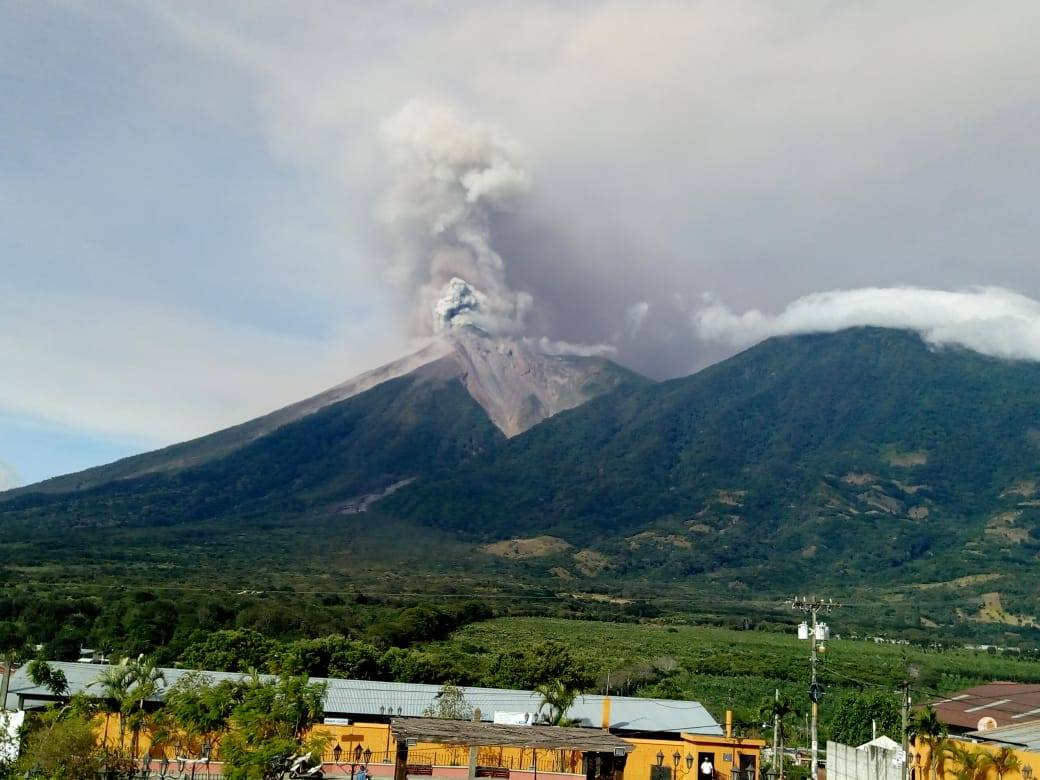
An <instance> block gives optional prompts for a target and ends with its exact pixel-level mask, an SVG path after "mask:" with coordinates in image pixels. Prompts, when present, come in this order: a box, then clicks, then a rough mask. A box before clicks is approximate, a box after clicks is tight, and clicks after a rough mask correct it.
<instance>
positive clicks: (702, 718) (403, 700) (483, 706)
mask: <svg viewBox="0 0 1040 780" xmlns="http://www.w3.org/2000/svg"><path fill="white" fill-rule="evenodd" d="M51 666H53V667H54V668H55V669H60V670H61V671H62V672H64V674H65V677H66V679H68V681H69V689H70V690H71V691H72V692H73V693H76V692H78V691H82V690H88V686H89V685H90V683H92V682H93V681H94V680H96V679H97V677H98V675H100V674H101V672H102V670H104V669H105V668H107V667H106V666H105V665H104V664H85V663H68V662H52V663H51ZM189 671H190V670H188V669H163V674H164V676H165V677H166V684H167V686H170V685H173V683H174V682H176V681H177V679H178V678H179V677H181V676H182V675H184V674H187V673H188V672H189ZM204 674H206V675H207V676H208V677H209V678H210V679H212V680H240V679H242V678H243V677H244V675H242V674H239V673H233V672H209V671H207V672H204ZM314 681H315V682H323V683H326V684H327V686H328V689H327V691H326V693H325V712H326V714H329V715H344V716H366V715H367V716H391V715H393V716H397V715H400V716H407V717H421V716H422V715H423V714H424V713H425V712H426V711H427V709H428V708H431V707H434V708H435V707H436V705H437V695H438V694H439V693H440V691H441V686H439V685H424V684H420V683H398V682H379V681H373V680H344V679H339V678H314ZM462 691H463V694H464V696H465V699H466V702H467V703H468V704H469V706H471V707H474V708H479V709H480V713H481V718H482V720H486V721H490V720H492V719H493V718H494V716H495V713H496V712H520V713H525V712H529V713H534V712H536V711H537V710H538V705H539V704H540V702H541V697H540V696H539V695H538V694H537V693H534V692H533V691H514V690H509V689H506V688H477V687H462ZM19 696H22V697H23V698H25V699H26V700H27V702H28V703H30V704H31V702H33V701H37V702H39V701H49V700H51V699H53V696H52V695H51V694H50V692H49V691H48V690H47V689H45V688H42V687H40V686H36V685H33V683H32V681H30V680H29V678H28V676H27V675H26V672H25V668H24V667H23V668H21V669H19V670H17V671H16V672H15V673H14V675H13V676H12V678H11V688H10V693H9V696H8V702H9V704H8V706H9V708H11V709H13V708H14V707H15V706H16V704H17V701H18V697H19ZM604 698H606V697H604V696H596V695H588V696H579V697H578V698H577V699H576V700H575V702H574V705H573V706H572V707H571V708H570V709H569V710H568V711H567V715H568V717H570V718H572V719H574V720H575V721H577V722H578V723H580V724H581V725H583V726H595V727H599V726H600V725H601V722H602V717H603V700H604ZM161 699H162V694H160V695H159V696H157V697H156V700H161ZM610 728H611V729H615V730H621V731H629V732H661V731H666V732H669V731H670V732H686V733H688V734H708V735H714V736H719V735H721V734H722V733H723V730H722V727H721V726H720V725H719V724H718V722H717V721H716V720H715V719H714V718H713V717H712V716H711V715H710V714H709V713H708V711H707V710H706V709H705V708H704V707H703V706H702V705H701V704H700V703H699V702H695V701H672V700H670V699H644V698H636V697H630V696H612V697H611V707H610Z"/></svg>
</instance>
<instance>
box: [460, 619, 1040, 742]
mask: <svg viewBox="0 0 1040 780" xmlns="http://www.w3.org/2000/svg"><path fill="white" fill-rule="evenodd" d="M835 622H837V619H836V620H835ZM796 623H797V621H796V620H795V619H794V618H793V617H792V623H791V630H790V631H789V632H788V633H780V632H775V631H755V630H748V631H737V630H731V629H724V628H714V627H703V626H690V625H663V624H657V623H642V624H635V623H620V624H616V623H603V622H593V621H575V620H561V619H550V618H500V619H496V620H490V621H485V622H481V623H474V624H472V625H468V626H466V627H464V628H462V629H460V630H459V631H457V632H456V633H454V634H453V635H452V636H451V638H450V639H449V640H447V642H445V643H443V644H444V645H447V646H448V647H450V648H451V649H454V650H457V651H460V652H463V653H467V654H470V655H472V656H474V657H475V658H479V656H480V654H481V653H486V652H494V651H502V650H507V649H509V648H515V647H520V646H523V645H525V644H529V643H533V642H539V641H545V640H555V641H557V642H560V643H561V644H563V645H564V646H566V647H567V648H568V649H569V650H571V651H572V653H573V654H574V655H575V656H576V657H577V658H579V659H581V660H583V661H584V662H586V663H587V664H589V665H590V666H591V667H592V668H593V669H594V670H595V672H596V675H597V678H598V686H599V689H600V691H603V690H605V689H606V687H607V684H608V679H609V685H610V690H611V692H614V693H622V694H626V695H645V696H659V697H662V698H689V699H694V700H697V701H700V702H701V703H702V704H704V705H705V706H706V707H707V708H708V709H709V710H710V711H711V713H712V714H713V715H714V716H715V717H716V718H717V719H718V718H721V717H722V716H723V714H724V712H725V710H726V709H727V708H728V709H732V710H733V711H734V713H735V716H736V718H737V721H738V723H741V724H743V725H744V726H745V728H746V730H749V731H753V730H754V729H755V727H756V726H757V725H758V720H759V716H758V710H759V707H760V706H761V705H762V704H763V703H764V702H765V701H766V700H767V699H769V698H771V697H772V696H773V695H774V691H775V690H776V689H779V690H780V691H781V693H782V694H783V695H785V696H787V697H789V698H790V700H791V701H792V703H793V704H794V705H795V707H796V709H798V711H799V712H801V711H802V710H804V709H805V708H806V702H807V686H808V675H809V662H808V654H809V646H808V643H807V642H804V641H799V640H798V639H797V636H796V635H795V625H796ZM908 667H912V668H915V669H916V673H917V676H916V678H914V679H913V680H912V682H911V687H912V698H913V699H914V700H915V701H916V702H923V701H925V700H927V699H928V698H930V697H933V696H937V695H940V694H944V693H947V692H949V691H952V690H956V689H958V688H964V687H967V686H970V685H975V684H978V683H980V682H983V681H986V680H997V679H999V680H1018V681H1023V682H1040V663H1038V662H1036V661H1035V660H1031V656H1029V657H1023V656H1020V655H1018V654H1016V655H1014V656H1010V655H1009V656H1005V655H1003V654H991V653H987V652H982V651H974V650H967V649H964V648H952V647H950V648H938V647H936V648H930V649H926V648H920V647H912V646H907V645H896V644H884V643H876V642H874V641H871V640H863V639H843V638H839V637H837V636H836V637H835V638H833V639H832V640H831V641H830V642H828V643H827V645H826V651H825V652H824V653H823V654H822V655H821V658H820V666H819V668H820V677H821V680H822V682H823V683H824V685H825V686H826V694H825V696H824V699H823V703H822V704H821V708H822V716H821V717H822V718H823V719H824V721H825V722H826V721H827V719H828V715H829V714H830V713H829V712H828V710H831V709H833V708H834V707H835V706H836V703H837V701H838V700H839V698H841V696H842V695H843V694H845V693H848V692H853V691H857V692H858V691H862V692H878V693H881V694H884V695H891V696H892V697H893V699H894V698H895V695H896V693H895V692H896V690H897V688H898V686H899V685H900V683H901V681H902V680H903V679H904V676H905V674H906V670H907V668H908Z"/></svg>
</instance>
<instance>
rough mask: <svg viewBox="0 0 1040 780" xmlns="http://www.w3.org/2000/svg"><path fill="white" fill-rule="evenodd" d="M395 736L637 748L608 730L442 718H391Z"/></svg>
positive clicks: (600, 750)
mask: <svg viewBox="0 0 1040 780" xmlns="http://www.w3.org/2000/svg"><path fill="white" fill-rule="evenodd" d="M390 730H391V731H392V732H393V735H394V739H396V740H398V744H400V740H408V739H415V740H422V741H423V742H436V743H439V744H442V745H485V746H491V745H494V746H502V747H530V748H546V749H548V750H583V751H587V752H594V753H613V752H615V751H618V752H619V754H622V755H623V754H627V753H631V752H632V751H633V750H634V749H635V747H634V746H633V745H632V744H631V743H629V742H625V741H624V740H623V739H620V738H618V737H616V736H614V735H613V734H611V733H610V732H609V731H603V730H602V729H574V728H565V727H562V726H507V725H504V724H500V723H474V722H473V721H469V720H445V719H443V718H406V719H397V718H395V719H394V720H392V721H391V726H390Z"/></svg>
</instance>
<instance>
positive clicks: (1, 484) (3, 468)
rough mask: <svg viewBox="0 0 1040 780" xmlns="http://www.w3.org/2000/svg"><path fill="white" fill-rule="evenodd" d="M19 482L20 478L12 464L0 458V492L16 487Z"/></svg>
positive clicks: (20, 482)
mask: <svg viewBox="0 0 1040 780" xmlns="http://www.w3.org/2000/svg"><path fill="white" fill-rule="evenodd" d="M21 484H22V481H21V478H20V477H19V476H18V472H17V471H15V470H14V466H12V465H10V464H9V463H6V462H4V461H2V460H0V492H3V491H5V490H10V489H11V488H16V487H18V486H19V485H21Z"/></svg>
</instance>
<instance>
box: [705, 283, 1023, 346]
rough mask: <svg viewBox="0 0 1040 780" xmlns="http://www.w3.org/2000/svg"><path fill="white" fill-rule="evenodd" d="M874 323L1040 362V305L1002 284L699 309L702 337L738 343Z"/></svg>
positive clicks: (939, 342) (845, 293) (841, 293)
mask: <svg viewBox="0 0 1040 780" xmlns="http://www.w3.org/2000/svg"><path fill="white" fill-rule="evenodd" d="M863 325H873V326H877V327H884V328H904V329H908V330H914V331H917V332H918V333H920V334H921V336H922V337H923V338H924V339H925V341H927V342H928V343H930V344H933V345H936V346H946V345H959V346H962V347H967V348H968V349H972V350H975V351H976V352H981V353H982V354H985V355H992V356H994V357H1001V358H1014V359H1025V360H1040V302H1038V301H1035V300H1033V299H1032V298H1028V297H1026V296H1024V295H1020V294H1018V293H1015V292H1011V291H1009V290H1004V289H1000V288H997V287H985V288H975V289H969V290H963V291H959V292H951V291H946V290H927V289H920V288H915V287H890V288H878V287H870V288H864V289H860V290H834V291H831V292H820V293H813V294H811V295H806V296H804V297H802V298H799V299H798V300H796V301H794V302H793V303H791V304H789V305H788V306H787V307H786V308H785V309H784V310H783V311H782V312H780V313H779V314H764V313H763V312H761V311H759V310H757V309H751V310H749V311H746V312H744V313H742V314H737V313H734V312H733V311H732V310H730V309H729V308H728V307H727V306H725V305H724V304H722V303H719V302H709V303H707V304H706V305H705V306H704V307H703V308H701V309H700V310H699V311H697V312H696V313H695V314H694V326H695V328H696V330H697V333H698V334H699V335H700V337H701V338H703V339H705V340H708V341H724V342H727V343H729V344H732V345H733V346H736V347H743V346H747V345H749V344H754V343H756V342H759V341H761V340H763V339H766V338H769V337H770V336H788V335H792V334H796V333H831V332H834V331H838V330H843V329H845V328H852V327H857V326H863Z"/></svg>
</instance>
